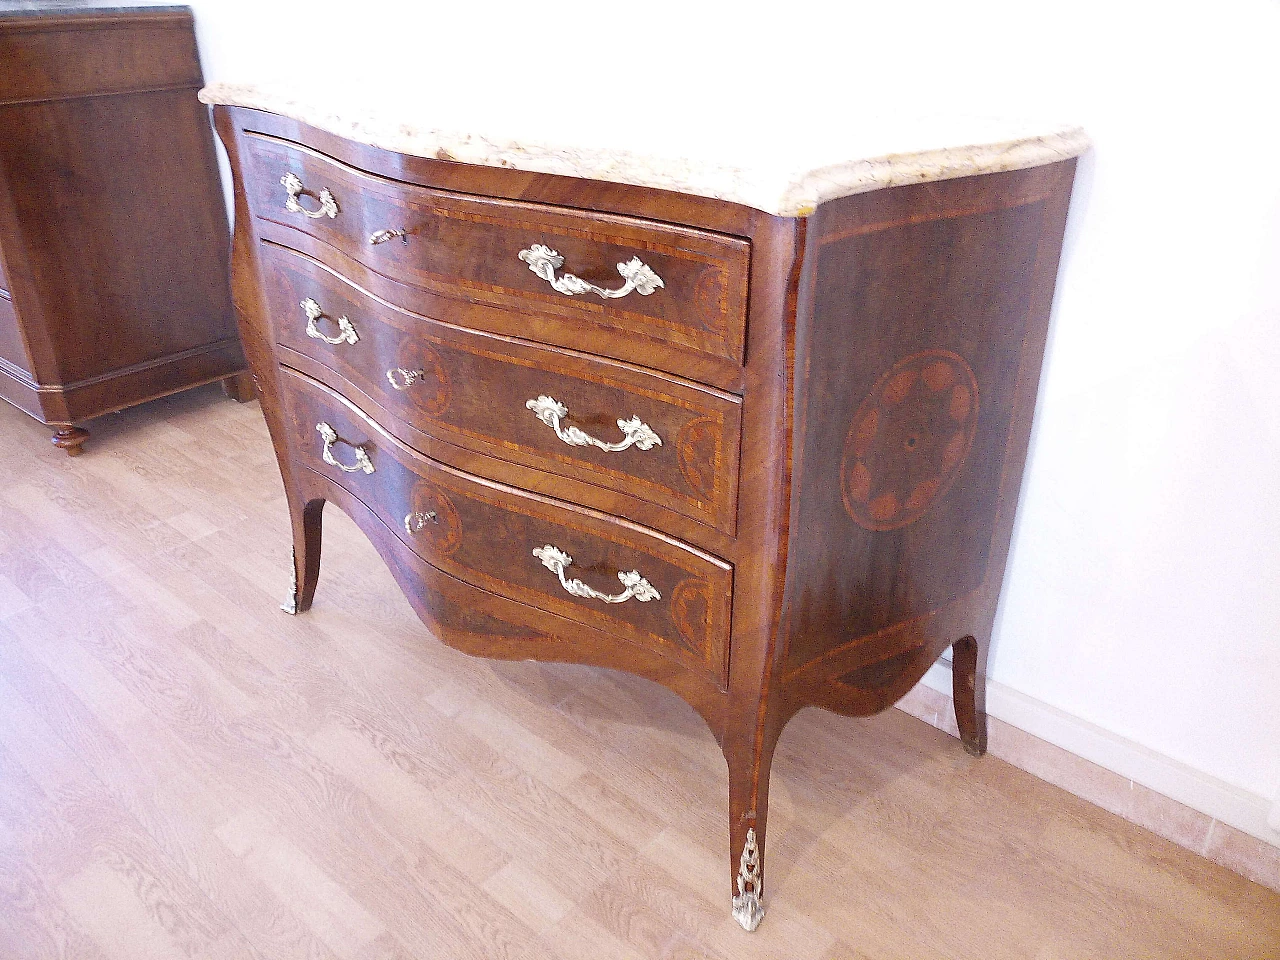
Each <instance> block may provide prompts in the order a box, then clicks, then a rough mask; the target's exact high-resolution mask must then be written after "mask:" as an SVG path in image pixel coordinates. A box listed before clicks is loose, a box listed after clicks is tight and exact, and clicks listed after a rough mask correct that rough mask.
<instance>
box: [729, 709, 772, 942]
mask: <svg viewBox="0 0 1280 960" xmlns="http://www.w3.org/2000/svg"><path fill="white" fill-rule="evenodd" d="M752 732H753V733H754V731H752ZM753 740H754V737H746V738H743V741H745V742H742V741H740V742H742V744H743V745H742V746H737V747H735V746H734V745H732V743H731V742H729V741H726V745H725V759H726V760H727V761H728V762H729V850H730V854H729V856H730V869H731V870H732V877H733V879H732V897H733V899H732V901H731V903H732V909H733V919H735V920H737V921H738V923H739V925H741V927H742V929H743V930H746V931H748V932H749V931H752V930H754V929H755V928H756V927H758V926H760V921H761V920H763V919H764V839H765V821H766V819H767V817H768V814H769V768H770V766H771V764H772V763H773V747H774V742H775V741H774V739H773V738H769V737H766V738H765V743H764V744H763V745H761V746H760V747H755V746H753V745H751V744H752V741H753Z"/></svg>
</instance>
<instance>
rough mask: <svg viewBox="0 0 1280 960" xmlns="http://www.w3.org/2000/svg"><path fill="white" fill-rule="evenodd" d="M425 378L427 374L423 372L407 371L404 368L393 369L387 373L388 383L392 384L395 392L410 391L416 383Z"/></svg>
mask: <svg viewBox="0 0 1280 960" xmlns="http://www.w3.org/2000/svg"><path fill="white" fill-rule="evenodd" d="M425 376H426V374H425V373H424V372H423V371H421V370H406V369H404V368H403V367H393V368H392V369H390V370H388V371H387V383H389V384H391V387H392V389H394V390H408V389H409V388H410V387H411V386H413V385H414V383H415V382H417V381H418V380H421V379H422V378H423V377H425Z"/></svg>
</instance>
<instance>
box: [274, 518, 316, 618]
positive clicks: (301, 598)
mask: <svg viewBox="0 0 1280 960" xmlns="http://www.w3.org/2000/svg"><path fill="white" fill-rule="evenodd" d="M323 512H324V501H323V500H310V501H307V502H306V503H305V504H303V505H302V506H297V505H295V502H294V501H293V500H292V499H291V500H290V501H289V514H290V518H291V519H292V521H293V588H292V590H291V591H290V593H289V599H287V600H286V601H285V602H284V603H282V604H281V605H280V609H281V610H283V611H284V612H285V613H288V614H298V613H305V612H306V611H307V610H310V609H311V600H312V598H313V597H314V596H315V595H316V581H318V580H319V579H320V531H321V526H320V517H321V514H322V513H323Z"/></svg>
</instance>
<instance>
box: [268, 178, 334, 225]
mask: <svg viewBox="0 0 1280 960" xmlns="http://www.w3.org/2000/svg"><path fill="white" fill-rule="evenodd" d="M280 186H282V187H284V190H285V193H286V194H287V196H286V197H285V198H284V208H285V209H286V210H288V211H289V212H290V213H300V214H302V215H303V216H304V217H310V218H311V219H312V220H319V219H320V218H321V217H328V218H329V219H330V220H332V219H333V218H334V217H336V216H337V215H338V201H336V200H334V199H333V194H332V193H330V192H329V188H328V187H324V188H323V189H321V191H320V193H319V194H317V195H315V196H316V199H317V200H319V201H320V209H319V210H308V209H307V208H306V207H304V206H303V205H302V204H301V203H300V202H299V201H298V198H299V197H300V196H302V195H303V194H304V193H305V194H306V195H307V196H312V193H311V191H310V190H308V189H307V188H306V187H304V186H303V185H302V181H301V180H300V179H299V178H298V175H297V174H296V173H293V172H290V173H286V174H285V175H284V176H283V177H281V178H280Z"/></svg>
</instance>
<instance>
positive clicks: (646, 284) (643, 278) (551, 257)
mask: <svg viewBox="0 0 1280 960" xmlns="http://www.w3.org/2000/svg"><path fill="white" fill-rule="evenodd" d="M517 256H519V257H520V259H521V260H523V261H524V262H525V263H527V264H528V265H529V269H530V270H532V271H533V272H534V273H536V274H537V275H538V276H540V277H541V278H542V279H543V280H545V281H547V283H549V284H551V289H552V290H555V291H556V292H557V293H563V294H564V295H565V296H569V297H572V296H574V295H575V294H579V293H594V294H595V295H596V296H598V297H604V298H605V299H606V300H616V299H618V298H619V297H625V296H626V295H627V294H628V293H630V292H631V291H632V290H634V291H635V292H636V293H638V294H640V296H642V297H647V296H649V294H651V293H653V291H655V290H657V289H658V288H659V287H665V286H666V284H664V283H663V282H662V278H661V277H659V276H658V275H657V274H656V273H654V272H653V270H652V269H651V268H650V267H649V266H647V265H646V264H644V263H642V262H641V260H640V258H639V257H632V258H631V259H630V260H628V261H627V262H626V263H620V264H618V272H619V273H620V274H622V279H623V280H625V281H627V282H626V283H624V284H623V285H622V286H620V287H618V289H616V290H606V289H605V288H604V287H597V286H596V285H595V284H594V283H587V281H585V280H583V279H582V278H581V277H575V276H574V275H573V274H572V273H566V274H565V275H564V276H562V277H559V278H557V277H556V271H557V270H558V269H560V267H562V266H564V257H562V256H560V254H558V253H556V252H555V251H554V250H552V249H551V248H550V247H547V246H543V245H542V244H540V243H535V244H533V246H531V247H529V249H527V250H521V251H520V253H519V254H517Z"/></svg>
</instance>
